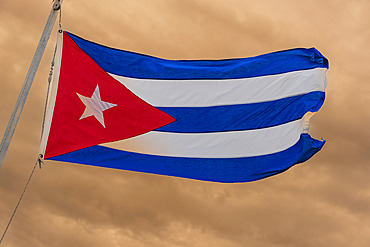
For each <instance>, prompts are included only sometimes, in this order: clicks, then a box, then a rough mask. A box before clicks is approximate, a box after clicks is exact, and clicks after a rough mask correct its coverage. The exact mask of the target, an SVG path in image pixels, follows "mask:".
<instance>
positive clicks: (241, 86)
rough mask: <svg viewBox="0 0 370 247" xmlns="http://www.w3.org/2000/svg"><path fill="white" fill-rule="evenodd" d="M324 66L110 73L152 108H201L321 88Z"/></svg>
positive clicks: (262, 99) (323, 81) (320, 89)
mask: <svg viewBox="0 0 370 247" xmlns="http://www.w3.org/2000/svg"><path fill="white" fill-rule="evenodd" d="M326 71H327V69H326V68H316V69H310V70H301V71H294V72H288V73H284V74H279V75H269V76H262V77H254V78H242V79H227V80H154V79H136V78H127V77H122V76H117V75H114V74H111V76H113V77H114V78H115V79H116V80H118V81H119V82H121V83H122V84H123V85H125V86H126V87H127V88H128V89H130V90H131V91H132V92H133V93H135V94H136V95H137V96H139V97H140V98H141V99H143V100H144V101H146V102H148V103H149V104H151V105H153V106H156V107H166V106H167V107H203V106H217V105H232V104H247V103H257V102H265V101H271V100H277V99H282V98H285V97H289V96H295V95H300V94H305V93H309V92H313V91H322V92H324V91H325V87H326Z"/></svg>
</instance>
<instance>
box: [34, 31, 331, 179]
mask: <svg viewBox="0 0 370 247" xmlns="http://www.w3.org/2000/svg"><path fill="white" fill-rule="evenodd" d="M327 69H328V60H327V59H326V58H325V57H324V56H323V55H321V54H320V52H319V51H317V50H316V49H315V48H310V49H304V48H297V49H291V50H284V51H279V52H273V53H269V54H264V55H260V56H256V57H250V58H236V59H222V60H167V59H161V58H157V57H152V56H148V55H143V54H138V53H134V52H129V51H124V50H118V49H113V48H110V47H106V46H103V45H99V44H97V43H93V42H90V41H87V40H85V39H83V38H80V37H78V36H76V35H74V34H71V33H68V32H63V33H61V34H60V35H59V37H58V45H57V54H56V65H55V74H54V78H53V83H52V85H51V89H50V91H49V96H48V107H47V112H46V117H45V126H44V129H43V135H42V141H41V146H40V153H41V154H43V155H44V158H45V159H49V160H57V161H64V162H71V163H77V164H85V165H91V166H98V167H107V168H115V169H123V170H130V171H139V172H146V173H153V174H161V175H169V176H176V177H184V178H191V179H197V180H205V181H214V182H248V181H254V180H259V179H262V178H265V177H268V176H272V175H275V174H278V173H281V172H283V171H285V170H287V169H289V168H290V167H292V166H294V165H295V164H298V163H302V162H304V161H306V160H307V159H309V158H311V157H312V156H313V155H314V154H315V153H316V152H318V151H319V150H320V149H321V148H322V147H323V145H324V143H325V141H323V140H316V139H313V138H311V136H310V135H309V134H308V127H309V119H310V117H311V116H312V114H313V113H315V112H317V111H318V110H319V109H320V107H321V106H322V104H323V102H324V98H325V88H326V71H327Z"/></svg>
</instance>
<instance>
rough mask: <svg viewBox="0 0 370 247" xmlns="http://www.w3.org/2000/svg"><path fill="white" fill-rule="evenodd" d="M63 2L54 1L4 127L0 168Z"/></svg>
mask: <svg viewBox="0 0 370 247" xmlns="http://www.w3.org/2000/svg"><path fill="white" fill-rule="evenodd" d="M62 1H63V0H54V3H53V7H52V8H51V11H50V14H49V18H48V20H47V22H46V24H45V27H44V31H43V33H42V35H41V38H40V41H39V44H38V45H37V49H36V52H35V54H34V56H33V59H32V62H31V65H30V67H29V69H28V72H27V75H26V78H25V80H24V82H23V86H22V89H21V92H20V93H19V96H18V100H17V103H16V105H15V107H14V110H13V113H12V115H11V117H10V120H9V123H8V126H7V127H6V130H5V133H4V136H3V139H2V141H1V144H0V166H1V165H2V163H3V161H4V158H5V154H6V152H7V151H8V148H9V144H10V141H11V139H12V137H13V134H14V131H15V128H16V126H17V124H18V120H19V118H20V116H21V113H22V110H23V107H24V104H25V103H26V99H27V96H28V93H29V91H30V89H31V85H32V82H33V80H34V78H35V75H36V72H37V69H38V67H39V65H40V61H41V58H42V55H43V54H44V51H45V48H46V45H47V43H48V41H49V38H50V34H51V31H52V30H53V26H54V24H55V20H56V18H57V13H58V11H59V10H60V7H61V4H62Z"/></svg>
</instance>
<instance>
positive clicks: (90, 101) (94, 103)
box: [76, 85, 117, 128]
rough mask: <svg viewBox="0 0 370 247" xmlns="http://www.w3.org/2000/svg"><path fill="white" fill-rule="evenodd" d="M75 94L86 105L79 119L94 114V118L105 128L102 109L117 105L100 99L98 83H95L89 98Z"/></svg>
mask: <svg viewBox="0 0 370 247" xmlns="http://www.w3.org/2000/svg"><path fill="white" fill-rule="evenodd" d="M76 94H77V95H78V97H79V98H80V100H81V101H82V103H84V105H85V106H86V108H85V111H84V113H83V114H82V115H81V117H80V120H81V119H84V118H87V117H90V116H94V117H95V118H96V120H98V121H99V123H101V125H103V127H104V128H105V124H104V116H103V111H105V110H108V109H109V108H112V107H114V106H117V105H116V104H112V103H108V102H105V101H102V100H101V98H100V91H99V85H96V88H95V91H94V93H93V95H92V96H91V98H89V97H86V96H83V95H81V94H79V93H76Z"/></svg>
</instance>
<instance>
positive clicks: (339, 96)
mask: <svg viewBox="0 0 370 247" xmlns="http://www.w3.org/2000/svg"><path fill="white" fill-rule="evenodd" d="M369 7H370V4H369V2H368V1H355V2H354V1H352V2H351V1H350V2H348V1H344V0H341V1H337V2H335V3H334V2H330V1H318V0H314V1H309V2H301V1H293V0H286V1H268V0H262V1H259V2H258V3H256V2H253V1H239V0H231V1H221V0H183V1H173V0H158V1H104V2H103V1H98V0H94V1H89V2H88V3H86V1H81V0H73V1H71V0H65V1H64V3H63V7H62V9H63V13H62V25H63V28H65V29H66V30H69V31H71V32H73V33H76V34H78V35H80V36H82V37H84V38H86V39H89V40H93V41H96V42H98V43H101V44H104V45H108V46H112V47H117V48H122V49H126V50H131V51H136V52H140V53H146V54H149V55H155V56H159V57H163V58H170V59H201V58H205V59H208V58H228V57H246V56H254V55H258V54H262V53H266V52H270V51H276V50H281V49H287V48H293V47H299V46H303V47H311V46H315V47H316V48H318V49H319V50H320V51H321V52H322V53H323V54H324V55H325V56H327V57H328V58H329V61H330V70H329V72H328V90H327V99H326V102H325V104H324V107H323V109H322V110H321V111H320V112H319V113H317V114H316V115H315V117H314V118H313V119H312V126H311V133H312V135H313V136H314V137H317V138H320V137H321V136H322V137H323V138H324V139H326V140H327V144H326V145H325V147H324V148H323V150H322V151H321V152H320V153H319V154H317V155H316V156H315V157H313V159H311V160H309V161H308V162H306V163H304V164H301V165H297V166H295V167H293V168H291V169H290V170H289V171H287V172H285V173H283V174H281V175H278V176H275V177H271V178H268V179H265V180H262V181H258V182H252V183H245V184H231V185H230V184H217V183H207V182H200V181H194V180H187V179H181V178H171V177H165V176H156V175H150V174H141V173H136V172H128V171H115V170H109V169H102V168H94V167H88V166H82V165H74V164H66V163H61V162H52V161H48V162H46V165H45V166H44V167H43V168H42V169H41V170H39V169H37V170H36V172H35V175H34V177H33V179H32V181H31V184H30V187H29V188H28V191H27V192H26V195H25V197H24V199H23V201H22V204H21V206H20V208H19V209H18V212H17V214H16V217H15V218H14V221H13V223H12V225H11V227H10V229H9V231H8V233H7V235H6V238H5V239H4V244H5V245H9V246H133V247H136V246H137V247H141V246H179V247H180V246H195V247H198V246H199V247H200V246H216V247H217V246H230V247H240V246H256V247H259V246H261V247H270V246H307V247H311V246H336V247H341V246H359V247H362V246H363V247H365V246H368V245H369V243H370V237H369V236H370V234H369V233H370V227H369V225H368V223H367V221H366V220H364V219H367V218H368V217H369V216H370V212H369V209H368V207H367V205H369V202H370V194H369V193H368V188H369V179H368V174H369V172H370V170H369V169H370V168H369V166H368V164H369V160H370V155H369V152H368V150H369V148H370V147H369V141H368V140H369V138H370V132H369V130H368V128H366V126H367V125H368V123H369V121H370V112H369V110H368V106H369V103H370V102H369V101H370V97H369V95H370V86H369V83H368V81H369V79H370V78H369V73H368V69H367V67H368V62H367V58H368V57H369V55H370V54H369V49H367V45H368V44H367V43H368V42H367V41H368V40H370V32H369V31H368V23H369V22H370V17H369V15H368V14H367V13H368V10H369ZM50 8H51V3H50V1H36V0H30V1H22V3H21V7H20V3H18V2H15V1H11V0H1V1H0V23H1V24H0V45H1V48H2V49H1V50H0V68H1V69H0V78H1V79H2V83H1V91H2V95H1V97H0V102H1V104H0V112H1V114H2V118H1V120H2V121H1V122H0V130H2V131H3V132H4V131H5V128H6V123H7V121H8V119H9V118H10V114H11V111H12V107H13V106H14V104H15V102H16V99H17V94H18V92H19V90H20V88H21V83H22V82H23V80H24V77H25V75H26V72H27V69H28V66H29V64H30V63H31V59H32V56H33V52H34V51H35V49H36V44H37V42H38V40H39V38H40V35H41V32H42V28H43V25H44V23H45V21H46V19H47V15H48V12H49V10H50ZM55 30H56V29H54V32H53V34H52V37H51V40H50V42H49V45H48V47H47V50H46V53H45V55H44V58H43V60H42V63H41V65H40V69H39V71H38V74H37V76H36V79H35V82H34V85H33V88H32V90H31V92H30V95H29V98H28V100H27V103H26V106H25V109H24V112H23V115H22V117H21V120H20V123H19V126H18V128H17V131H16V133H15V136H14V138H13V141H12V144H11V146H10V149H9V152H8V154H7V157H6V161H5V164H4V165H3V166H2V167H1V168H0V196H1V198H2V200H1V202H0V230H3V228H4V226H5V225H6V224H7V221H8V219H9V217H10V215H11V212H12V210H13V208H14V206H15V205H16V202H17V200H18V196H19V194H20V193H21V191H22V190H23V186H24V184H25V183H26V181H27V178H28V174H29V172H30V171H31V169H32V165H33V164H34V162H35V159H36V157H37V152H38V145H39V138H40V132H41V123H42V113H43V110H44V109H43V107H44V106H43V104H44V102H45V94H46V87H47V76H48V73H49V69H50V62H51V59H52V54H53V51H54V44H55ZM3 132H2V133H3Z"/></svg>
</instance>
